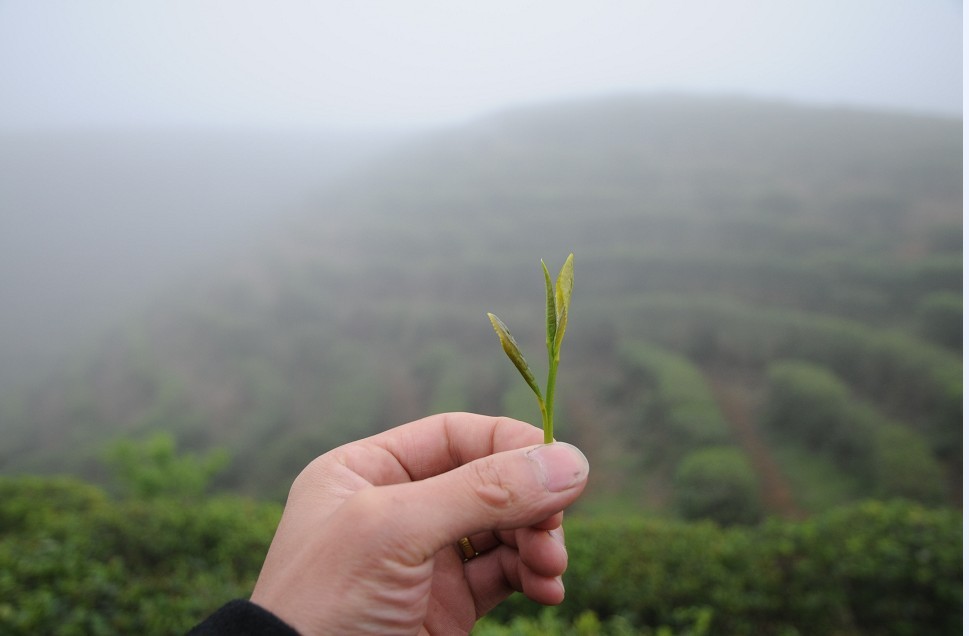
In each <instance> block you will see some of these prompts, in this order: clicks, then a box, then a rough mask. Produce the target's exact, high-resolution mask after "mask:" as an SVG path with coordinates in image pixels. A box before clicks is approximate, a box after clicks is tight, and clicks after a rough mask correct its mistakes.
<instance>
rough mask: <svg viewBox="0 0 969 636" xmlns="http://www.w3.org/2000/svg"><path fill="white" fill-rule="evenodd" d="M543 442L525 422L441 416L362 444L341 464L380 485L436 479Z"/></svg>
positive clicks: (495, 418) (467, 415) (384, 434)
mask: <svg viewBox="0 0 969 636" xmlns="http://www.w3.org/2000/svg"><path fill="white" fill-rule="evenodd" d="M542 439H543V437H542V430H541V429H540V428H537V427H535V426H532V425H531V424H528V423H527V422H521V421H519V420H513V419H511V418H507V417H493V416H488V415H477V414H474V413H442V414H439V415H432V416H430V417H425V418H423V419H420V420H417V421H415V422H411V423H409V424H404V425H401V426H398V427H396V428H392V429H390V430H388V431H384V432H383V433H378V434H377V435H374V436H372V437H368V438H366V439H364V440H361V441H360V442H358V443H357V449H358V451H357V452H352V453H350V454H349V455H347V456H346V457H345V458H344V461H345V464H346V466H347V467H348V468H350V469H351V470H353V471H354V472H356V473H357V474H359V475H361V476H363V477H365V478H366V479H367V480H368V481H369V482H370V483H372V484H373V485H375V486H380V485H386V484H393V483H400V482H402V481H418V480H421V479H425V478H427V477H431V476H434V475H439V474H441V473H444V472H447V471H449V470H453V469H454V468H457V467H458V466H462V465H464V464H467V463H468V462H471V461H474V460H475V459H479V458H481V457H486V456H488V455H492V454H494V453H499V452H502V451H507V450H513V449H516V448H524V447H526V446H534V445H535V444H541V443H542ZM349 446H354V445H352V444H351V445H349ZM388 460H392V461H388Z"/></svg>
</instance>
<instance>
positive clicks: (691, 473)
mask: <svg viewBox="0 0 969 636" xmlns="http://www.w3.org/2000/svg"><path fill="white" fill-rule="evenodd" d="M961 137H962V136H961V122H960V121H957V120H946V119H938V118H929V117H917V116H908V115H895V114H886V113H869V112H857V111H847V110H823V109H812V108H803V107H799V106H795V105H790V104H779V103H763V102H754V101H744V100H724V99H695V98H686V97H675V96H657V97H626V98H613V99H603V100H593V101H577V102H574V103H566V104H552V105H546V106H541V107H534V108H528V109H522V110H515V111H509V112H506V113H500V114H497V115H495V116H492V117H490V118H487V119H484V120H482V121H478V122H475V123H473V124H470V125H468V126H465V127H461V128H455V129H449V130H443V131H439V132H436V133H433V134H428V135H426V136H423V137H421V138H418V139H416V140H412V141H411V142H409V143H408V144H406V145H404V146H402V147H400V148H398V149H397V150H396V151H395V152H394V153H393V154H391V155H387V156H384V157H383V158H382V159H380V160H379V161H374V162H371V163H370V164H369V165H368V167H367V168H366V169H363V170H358V171H357V172H356V173H354V176H352V177H349V178H345V179H343V180H341V181H340V182H339V184H337V185H333V186H331V187H330V188H329V189H327V191H326V192H325V193H323V194H321V195H320V196H319V197H318V198H317V199H316V200H314V201H313V202H312V203H310V204H308V205H307V209H306V210H305V211H304V213H303V214H302V216H300V217H299V218H296V219H293V220H292V222H291V223H289V224H287V225H285V226H280V227H277V228H276V229H275V230H274V231H272V232H267V234H266V236H265V237H264V239H263V240H262V241H261V242H259V243H258V244H254V245H251V246H250V248H249V249H247V250H239V251H238V252H237V253H236V254H235V255H234V256H233V257H232V258H227V259H226V260H225V261H224V262H223V263H222V265H221V266H219V267H216V268H213V269H211V270H209V271H205V272H200V273H199V274H198V275H196V276H194V277H192V278H191V279H187V280H183V281H181V282H180V284H179V285H177V286H174V287H173V288H172V291H171V292H170V293H169V294H168V295H166V296H163V297H159V298H157V300H156V301H155V302H153V303H152V304H151V305H150V306H148V307H146V308H145V310H144V311H143V312H141V314H139V315H138V316H135V317H132V318H131V319H130V320H128V321H127V322H126V324H125V325H124V326H123V328H119V329H117V330H116V331H115V332H113V333H112V334H111V335H110V337H108V338H106V339H105V340H104V341H103V342H101V343H100V344H99V345H98V346H97V347H93V348H92V349H91V350H90V351H89V352H87V353H86V354H85V355H83V356H79V358H78V362H77V364H76V365H75V366H73V367H72V368H69V369H62V370H60V371H58V372H55V373H51V374H50V376H49V379H48V380H47V381H46V382H43V383H38V384H36V385H34V386H32V387H31V388H30V389H29V390H25V391H22V392H19V393H17V394H16V395H11V396H10V397H9V398H7V399H5V400H4V401H3V403H2V411H0V413H2V418H3V422H4V429H5V434H4V437H3V441H2V442H0V466H2V469H3V470H4V471H5V472H8V473H19V472H64V471H67V472H76V473H80V474H82V475H84V476H88V477H92V476H97V474H98V470H99V468H98V466H99V456H100V453H101V452H102V449H103V447H104V445H105V444H106V443H107V442H108V441H109V440H111V439H113V438H116V437H118V436H135V437H140V436H147V435H148V434H149V433H150V432H152V431H155V430H158V429H164V430H169V431H172V432H173V433H174V434H175V435H176V437H177V439H178V440H179V443H180V445H181V446H182V447H184V448H189V449H208V448H212V447H222V448H226V449H227V450H228V451H229V454H230V456H231V457H232V462H231V464H230V467H229V469H228V470H227V472H226V473H225V474H224V475H223V476H222V477H221V479H222V485H223V486H224V487H227V488H232V489H237V490H240V491H243V492H248V493H256V494H261V495H274V496H275V495H282V494H283V493H285V489H286V488H287V486H288V484H289V482H290V481H291V480H292V478H293V476H294V475H295V474H296V472H297V471H298V470H299V469H300V468H301V467H302V465H303V464H305V462H307V461H308V460H309V459H311V458H312V457H313V456H315V455H317V454H319V453H321V452H323V451H325V450H327V449H329V448H331V447H333V446H335V445H337V444H340V443H342V442H345V441H348V440H351V439H354V438H357V437H359V436H361V435H366V434H369V433H372V432H375V431H379V430H383V429H385V428H388V427H391V426H394V425H396V424H399V423H403V422H406V421H409V420H411V419H415V418H418V417H421V416H423V415H426V414H428V413H430V412H434V411H439V410H473V411H480V412H485V413H493V414H509V415H513V416H516V417H521V418H524V419H529V420H530V421H533V422H534V421H536V420H537V416H538V413H537V408H536V407H535V405H534V403H533V402H529V401H528V398H527V396H525V397H523V395H522V394H521V390H522V387H520V386H519V384H520V380H519V379H518V378H517V374H516V373H515V371H514V369H512V368H511V366H510V365H509V364H508V361H507V360H506V359H505V358H504V355H503V354H502V353H501V351H500V349H499V348H498V346H497V342H496V341H495V339H494V334H493V332H492V330H491V328H490V326H489V324H488V320H487V318H486V317H485V312H486V311H494V312H496V313H498V314H499V315H501V316H502V318H503V319H504V320H505V321H506V322H507V323H508V324H509V325H510V326H511V328H512V330H513V331H514V333H515V335H516V337H517V338H518V340H519V342H520V343H521V344H522V347H523V349H524V350H525V352H526V355H528V353H529V352H533V353H532V355H531V358H532V361H533V363H535V362H539V361H540V360H541V358H542V355H541V352H542V351H543V338H544V332H543V324H542V320H543V280H542V274H541V269H540V266H539V259H540V258H544V259H545V260H546V261H547V262H549V263H553V264H554V263H557V262H560V261H561V260H562V259H564V258H565V256H566V255H567V254H568V253H569V252H570V251H572V252H574V253H575V255H576V274H577V276H576V278H577V280H576V291H575V296H574V300H573V308H572V317H571V319H570V323H569V324H570V327H569V337H568V342H567V343H566V346H565V348H564V351H563V360H562V367H561V371H560V379H559V391H558V396H559V407H558V411H557V415H558V418H557V419H558V420H559V421H558V425H557V427H556V432H557V435H558V437H559V438H560V439H564V440H567V441H571V442H574V443H577V444H579V445H580V446H582V447H583V449H585V450H586V451H587V453H588V454H589V456H590V458H591V461H592V464H593V467H594V470H593V482H592V485H591V491H590V496H589V497H588V498H587V499H586V501H585V502H584V504H583V505H584V506H585V507H586V509H587V510H589V511H606V510H613V509H615V508H616V507H617V506H619V505H622V506H625V507H626V508H625V509H627V510H641V511H646V512H649V513H660V514H668V513H669V514H680V515H683V516H687V517H690V516H704V515H710V516H713V517H714V518H717V515H718V513H717V510H719V509H721V508H722V505H723V504H724V502H730V501H736V498H737V497H742V498H743V505H744V506H749V508H750V511H751V513H750V515H748V518H757V517H758V516H759V515H762V514H766V513H784V514H789V515H797V514H804V513H808V512H813V511H817V510H821V509H824V508H827V507H829V506H832V505H834V504H838V503H843V502H846V501H852V500H855V499H859V498H863V497H868V496H879V497H884V498H892V497H896V496H904V497H910V498H915V499H920V500H922V501H923V502H926V503H937V502H939V501H956V500H957V498H958V497H957V495H958V487H959V484H960V483H961V461H962V458H961V439H962V438H961V435H962V432H961V428H962V414H961V405H962V365H961V355H960V349H961V321H962V305H961V302H962V299H961V288H962V247H961V235H962V226H961V223H962V220H961V219H962V217H961V214H962V147H961ZM784 361H786V362H788V363H790V364H793V363H797V364H800V365H802V366H809V367H810V368H811V369H812V370H814V371H815V372H816V373H814V374H811V373H804V374H788V376H784V377H785V378H786V379H785V382H786V383H779V381H778V379H777V378H778V377H779V376H778V371H777V370H776V367H777V364H778V363H780V362H784ZM819 375H821V376H823V378H824V379H823V380H818V379H817V378H818V377H819ZM792 383H793V385H792ZM798 383H805V384H810V385H811V386H803V387H802V386H800V385H799V384H798ZM812 383H813V384H812ZM815 385H817V386H815ZM811 391H815V393H812V392H811ZM804 396H807V397H804ZM811 396H813V397H811ZM797 400H802V402H803V403H805V404H808V405H811V404H818V406H819V408H821V407H825V408H826V405H828V403H829V401H830V402H831V403H833V404H836V405H837V407H838V409H839V410H836V411H832V412H833V413H834V414H835V415H833V417H834V416H836V417H837V418H840V419H837V423H836V424H831V426H832V427H833V428H832V429H831V430H830V431H827V432H820V433H819V435H820V437H821V440H820V441H818V439H817V437H818V436H812V435H811V434H802V433H803V430H802V429H800V428H797V426H799V425H800V423H797V422H790V423H789V424H790V426H785V424H786V423H785V422H778V421H776V419H771V414H777V413H783V412H785V411H784V410H783V408H781V406H778V405H779V404H780V405H784V404H787V403H788V402H790V403H801V402H797ZM729 405H733V407H731V408H728V406H729ZM768 407H770V408H768ZM825 422H826V424H827V423H829V422H827V421H825ZM826 424H825V425H826ZM819 426H820V425H819ZM825 430H827V429H825ZM832 431H833V432H832ZM859 431H861V432H860V433H859ZM826 436H840V437H839V438H838V439H839V440H841V441H837V442H836V441H831V440H830V439H828V438H827V437H826ZM842 438H845V439H848V441H844V440H843V439H842ZM913 440H914V441H913ZM698 454H699V457H700V458H701V459H697V456H698ZM703 458H706V459H705V460H703ZM856 459H857V460H858V461H863V462H866V464H865V465H866V466H868V468H866V469H864V470H861V469H858V468H857V466H856V464H855V463H853V462H854V460H856ZM782 460H783V461H782ZM698 466H700V467H702V468H703V470H700V469H698V468H697V467H698ZM905 466H918V467H919V469H918V470H915V471H913V472H912V475H913V477H912V479H919V480H921V481H924V480H926V479H929V480H930V481H931V480H934V483H932V484H930V485H929V486H925V484H921V486H924V487H920V488H914V487H913V485H912V484H909V483H898V482H904V481H905V479H904V478H903V477H904V474H905V473H904V471H902V467H905ZM691 467H692V468H691ZM771 467H773V468H771ZM899 471H902V477H899V475H898V472H899ZM889 477H891V479H889ZM779 481H783V482H784V483H783V484H778V483H777V482H779ZM711 483H718V484H719V483H728V484H733V486H731V487H730V488H728V489H727V490H728V491H727V492H723V493H720V494H719V495H716V497H719V498H716V497H715V499H716V500H714V501H700V500H698V499H697V496H696V495H697V493H698V492H699V493H703V492H706V490H708V486H705V485H704V484H711ZM750 484H754V487H753V488H751V487H750ZM779 485H780V486H782V487H783V488H781V490H784V489H787V490H788V491H790V492H791V493H792V494H791V498H790V500H789V501H787V502H786V503H785V502H779V501H778V500H777V497H775V496H773V495H771V493H772V492H773V493H776V492H778V488H777V487H778V486H779ZM705 489H706V490H705Z"/></svg>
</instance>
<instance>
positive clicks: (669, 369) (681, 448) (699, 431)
mask: <svg viewBox="0 0 969 636" xmlns="http://www.w3.org/2000/svg"><path fill="white" fill-rule="evenodd" d="M619 352H620V363H621V364H622V366H623V369H624V371H625V372H626V374H627V376H628V377H629V378H630V380H631V381H632V382H633V383H634V384H635V385H636V386H633V387H631V390H632V391H634V392H638V393H640V394H641V395H642V396H649V397H648V398H646V399H645V401H644V400H643V398H642V397H641V398H640V401H641V405H640V407H639V408H640V412H641V413H642V414H643V416H644V418H645V419H646V420H647V421H645V422H644V425H643V428H644V429H646V430H650V429H662V431H663V433H664V437H665V439H666V443H667V448H666V451H667V455H668V456H670V455H672V456H673V457H677V456H679V455H681V454H682V453H684V452H687V451H689V450H692V449H694V448H698V447H701V446H707V445H711V444H722V443H725V442H726V441H728V440H729V438H730V433H729V430H728V428H727V423H726V422H725V421H724V419H723V416H722V415H721V413H720V409H719V407H718V406H717V403H716V400H715V399H714V398H713V396H712V394H711V393H710V389H709V387H708V386H707V383H706V380H705V379H704V377H703V374H701V373H700V372H699V371H698V370H697V368H696V367H695V366H694V365H693V363H692V362H690V361H689V360H688V359H687V358H685V357H684V356H681V355H678V354H675V353H672V352H669V351H664V350H662V349H660V348H658V347H656V346H654V345H652V344H649V343H647V342H642V341H637V340H626V341H623V342H621V343H620V345H619Z"/></svg>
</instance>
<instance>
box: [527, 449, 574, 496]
mask: <svg viewBox="0 0 969 636" xmlns="http://www.w3.org/2000/svg"><path fill="white" fill-rule="evenodd" d="M528 457H529V458H530V459H532V460H533V461H534V462H535V463H536V464H538V465H539V467H540V468H541V471H542V476H543V478H544V482H545V488H546V489H547V490H548V491H549V492H562V491H563V490H568V489H569V488H571V487H573V486H575V485H576V484H578V483H579V482H582V481H585V478H586V477H587V476H588V475H589V460H587V459H586V458H585V455H583V454H582V451H580V450H579V449H578V448H576V447H575V446H572V445H571V444H566V443H565V442H554V443H552V444H542V445H541V446H536V447H535V448H533V449H532V450H530V451H528Z"/></svg>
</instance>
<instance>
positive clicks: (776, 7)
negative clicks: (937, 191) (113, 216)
mask: <svg viewBox="0 0 969 636" xmlns="http://www.w3.org/2000/svg"><path fill="white" fill-rule="evenodd" d="M962 34H963V20H962V3H961V2H960V1H959V0H759V1H758V0H709V1H706V0H639V1H622V2H620V1H609V0H598V1H592V0H589V1H586V2H573V1H569V0H558V1H549V0H514V1H506V0H484V1H482V0H479V1H477V2H462V1H457V0H442V1H423V0H422V1H418V0H411V1H408V0H386V1H384V0H353V1H351V0H347V1H339V2H338V1H335V0H329V1H326V0H316V1H310V0H305V1H301V0H283V1H272V2H270V1H268V0H267V1H265V2H247V1H240V0H224V1H223V0H188V1H180V0H164V1H153V0H145V1H140V2H138V1H132V2H119V1H111V2H107V1H95V0H67V1H64V2H56V1H50V0H47V1H38V0H22V1H21V0H0V127H5V128H11V127H13V128H19V127H24V126H27V127H47V126H58V127H60V126H71V125H78V124H80V125H91V124H94V125H104V124H114V123H116V124H122V125H145V124H147V125H154V124H190V125H208V124H220V125H227V126H236V125H245V124H256V125H292V126H301V125H307V124H309V125H320V126H327V127H333V126H348V125H359V126H394V127H397V126H402V125H404V126H409V125H415V124H416V125H426V124H438V123H446V122H455V121H460V120H464V119H467V118H469V117H474V116H477V115H480V114H482V113H485V112H488V111H492V110H495V109H498V108H502V107H505V106H507V105H512V104H519V103H528V102H535V101H546V100H552V99H556V98H560V97H574V96H584V95H594V94H601V93H609V92H631V91H636V92H645V91H655V90H677V91H691V92H692V91H700V92H704V93H710V92H715V93H731V94H743V95H750V96H758V97H769V98H781V99H787V100H798V101H808V102H811V103H821V104H844V105H852V106H862V107H876V108H888V109H903V110H914V111H928V112H934V113H944V114H953V115H956V114H958V115H961V113H962V61H963V54H962Z"/></svg>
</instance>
